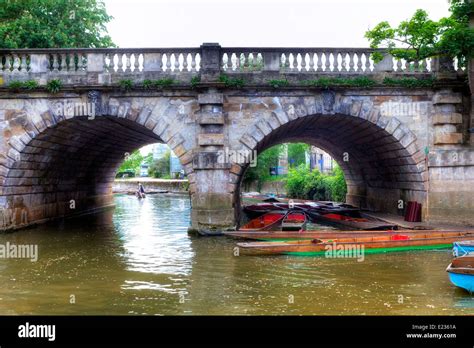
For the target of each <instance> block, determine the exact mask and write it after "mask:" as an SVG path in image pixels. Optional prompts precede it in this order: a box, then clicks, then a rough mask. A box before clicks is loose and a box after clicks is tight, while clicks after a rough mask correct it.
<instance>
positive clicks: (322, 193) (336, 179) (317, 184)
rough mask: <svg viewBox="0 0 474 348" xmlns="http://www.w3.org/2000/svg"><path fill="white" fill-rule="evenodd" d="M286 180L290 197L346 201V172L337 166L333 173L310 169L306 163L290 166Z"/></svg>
mask: <svg viewBox="0 0 474 348" xmlns="http://www.w3.org/2000/svg"><path fill="white" fill-rule="evenodd" d="M285 181H286V190H287V194H288V197H290V198H300V199H313V200H332V201H339V202H343V201H345V196H346V193H347V186H346V182H345V180H344V174H343V172H342V170H341V169H340V168H339V167H336V168H335V170H334V172H333V174H332V175H326V174H322V173H321V172H320V171H319V170H317V169H314V170H312V171H310V170H309V167H308V166H306V165H303V164H302V165H299V166H298V167H296V168H290V169H289V171H288V177H287V178H286V179H285Z"/></svg>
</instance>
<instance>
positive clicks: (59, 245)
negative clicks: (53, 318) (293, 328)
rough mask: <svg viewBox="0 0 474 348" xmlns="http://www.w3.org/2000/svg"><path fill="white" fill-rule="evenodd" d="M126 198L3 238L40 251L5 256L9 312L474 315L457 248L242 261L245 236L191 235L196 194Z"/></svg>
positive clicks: (2, 288) (5, 308) (2, 281)
mask: <svg viewBox="0 0 474 348" xmlns="http://www.w3.org/2000/svg"><path fill="white" fill-rule="evenodd" d="M115 200H116V208H115V210H111V211H109V212H106V213H103V214H100V215H95V216H88V217H82V218H80V219H75V220H66V221H62V222H55V223H51V224H47V225H42V226H39V227H35V228H31V229H26V230H22V231H17V232H14V233H8V234H0V244H4V245H6V243H7V242H9V243H10V244H15V245H20V244H37V245H38V253H39V257H38V260H37V261H36V262H31V260H27V259H12V258H10V259H0V314H131V315H137V314H138V315H141V314H147V315H193V314H196V315H197V314H199V315H217V314H230V315H236V314H244V315H245V314H247V315H261V314H277V315H280V314H291V315H300V314H303V315H339V314H343V315H349V314H354V315H359V314H367V315H371V314H389V315H390V314H393V315H404V314H414V315H421V314H429V315H432V314H474V298H473V297H471V296H470V295H469V294H468V293H466V292H464V291H462V290H461V289H457V288H456V287H454V286H453V285H451V284H450V282H449V279H448V275H447V273H446V272H445V269H446V266H447V265H448V264H449V262H450V260H451V258H452V257H451V250H437V251H416V252H415V251H413V252H398V253H388V254H375V255H366V256H365V259H364V261H363V262H358V261H357V260H356V259H325V258H321V257H291V256H276V257H273V256H272V257H255V256H254V257H251V256H234V253H233V247H234V245H235V240H231V239H228V238H226V237H191V236H189V235H188V234H187V227H188V225H189V219H190V202H189V198H188V197H185V196H171V195H170V196H168V195H156V196H148V197H147V198H146V199H144V200H141V201H139V200H137V199H136V198H135V197H134V196H126V195H121V196H116V198H115Z"/></svg>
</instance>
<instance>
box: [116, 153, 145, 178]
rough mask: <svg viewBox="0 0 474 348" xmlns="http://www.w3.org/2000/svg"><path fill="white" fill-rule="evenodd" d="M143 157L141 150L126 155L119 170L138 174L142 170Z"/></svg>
mask: <svg viewBox="0 0 474 348" xmlns="http://www.w3.org/2000/svg"><path fill="white" fill-rule="evenodd" d="M143 159H144V157H143V156H142V154H141V153H140V150H136V151H133V152H132V153H131V154H130V155H128V156H126V158H125V161H124V162H123V163H122V165H121V166H120V167H119V169H118V172H124V171H133V172H134V173H135V174H136V175H137V174H138V173H139V171H140V164H142V162H143Z"/></svg>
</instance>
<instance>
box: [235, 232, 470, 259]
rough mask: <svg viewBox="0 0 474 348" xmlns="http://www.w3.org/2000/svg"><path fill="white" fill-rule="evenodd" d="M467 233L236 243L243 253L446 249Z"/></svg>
mask: <svg viewBox="0 0 474 348" xmlns="http://www.w3.org/2000/svg"><path fill="white" fill-rule="evenodd" d="M473 236H474V234H473V233H469V232H458V233H452V234H449V235H446V236H442V235H441V236H432V235H429V234H420V235H412V236H410V235H405V234H394V235H392V234H391V235H381V236H379V235H377V236H366V237H352V238H334V239H313V240H294V241H284V242H248V243H237V246H238V247H239V250H240V253H241V254H247V255H279V254H280V255H281V254H282V255H304V256H317V255H324V254H325V252H326V251H327V249H328V246H330V247H332V246H333V245H337V247H338V248H343V249H344V248H353V247H363V248H364V252H365V253H375V252H389V251H404V250H423V249H439V248H449V247H451V246H452V243H453V242H455V241H458V240H469V239H472V237H473Z"/></svg>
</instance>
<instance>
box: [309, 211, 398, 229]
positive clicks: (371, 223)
mask: <svg viewBox="0 0 474 348" xmlns="http://www.w3.org/2000/svg"><path fill="white" fill-rule="evenodd" d="M306 213H307V214H308V216H309V217H310V218H311V221H314V222H320V223H323V224H328V225H333V226H336V227H342V228H347V229H353V230H396V229H397V228H398V226H397V225H395V224H391V223H388V222H385V221H382V220H378V219H375V218H369V217H353V216H347V215H344V214H339V213H334V212H331V213H320V212H316V211H314V210H307V211H306Z"/></svg>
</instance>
